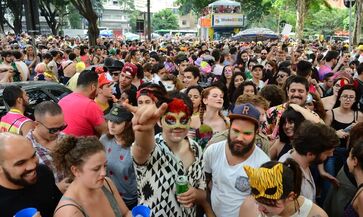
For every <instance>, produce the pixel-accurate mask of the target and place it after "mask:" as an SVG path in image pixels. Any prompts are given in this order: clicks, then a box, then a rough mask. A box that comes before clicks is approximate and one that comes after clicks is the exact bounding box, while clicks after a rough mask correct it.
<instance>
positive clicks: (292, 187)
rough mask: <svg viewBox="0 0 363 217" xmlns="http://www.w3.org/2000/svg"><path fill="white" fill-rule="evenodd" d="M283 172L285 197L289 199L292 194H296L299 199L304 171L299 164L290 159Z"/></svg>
mask: <svg viewBox="0 0 363 217" xmlns="http://www.w3.org/2000/svg"><path fill="white" fill-rule="evenodd" d="M283 165H284V170H285V171H284V172H283V178H282V180H283V185H284V193H283V197H287V196H288V194H289V193H290V192H294V193H295V194H296V195H297V196H296V198H297V197H299V195H300V193H301V184H302V171H301V168H300V166H299V164H298V163H297V162H296V161H295V160H294V159H292V158H288V159H287V160H286V161H285V162H284V163H283Z"/></svg>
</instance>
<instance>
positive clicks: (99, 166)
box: [74, 151, 107, 189]
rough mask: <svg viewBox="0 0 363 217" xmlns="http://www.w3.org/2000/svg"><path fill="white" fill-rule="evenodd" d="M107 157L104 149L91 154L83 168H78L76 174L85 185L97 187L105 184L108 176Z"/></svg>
mask: <svg viewBox="0 0 363 217" xmlns="http://www.w3.org/2000/svg"><path fill="white" fill-rule="evenodd" d="M106 166H107V158H106V153H105V152H104V151H99V152H97V153H95V154H93V155H91V156H89V157H88V158H87V159H86V160H85V162H84V165H83V166H82V168H77V169H76V172H75V173H74V176H75V177H76V179H78V180H80V181H81V182H82V183H83V185H84V186H86V187H88V188H91V189H97V188H101V187H102V186H103V185H104V181H105V177H106Z"/></svg>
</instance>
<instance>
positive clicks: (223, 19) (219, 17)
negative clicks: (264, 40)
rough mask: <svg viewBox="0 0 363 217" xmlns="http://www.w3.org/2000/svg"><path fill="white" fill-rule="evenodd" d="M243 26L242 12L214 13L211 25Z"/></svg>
mask: <svg viewBox="0 0 363 217" xmlns="http://www.w3.org/2000/svg"><path fill="white" fill-rule="evenodd" d="M224 26H236V27H237V26H243V15H242V14H214V15H213V27H224Z"/></svg>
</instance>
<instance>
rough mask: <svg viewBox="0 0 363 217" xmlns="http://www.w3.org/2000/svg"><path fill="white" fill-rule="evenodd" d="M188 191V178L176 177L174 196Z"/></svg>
mask: <svg viewBox="0 0 363 217" xmlns="http://www.w3.org/2000/svg"><path fill="white" fill-rule="evenodd" d="M188 189H189V183H188V177H187V176H178V177H177V178H176V194H177V195H179V194H182V193H185V192H187V191H188Z"/></svg>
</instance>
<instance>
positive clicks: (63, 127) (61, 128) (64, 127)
mask: <svg viewBox="0 0 363 217" xmlns="http://www.w3.org/2000/svg"><path fill="white" fill-rule="evenodd" d="M37 122H38V123H40V124H41V125H43V126H44V127H45V128H47V130H48V133H50V134H55V133H58V132H60V131H63V130H64V129H66V128H67V126H68V125H67V124H64V125H63V126H61V127H54V128H48V127H47V126H45V124H43V123H42V122H40V121H37Z"/></svg>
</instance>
